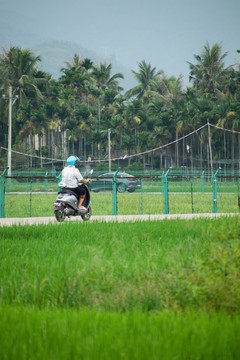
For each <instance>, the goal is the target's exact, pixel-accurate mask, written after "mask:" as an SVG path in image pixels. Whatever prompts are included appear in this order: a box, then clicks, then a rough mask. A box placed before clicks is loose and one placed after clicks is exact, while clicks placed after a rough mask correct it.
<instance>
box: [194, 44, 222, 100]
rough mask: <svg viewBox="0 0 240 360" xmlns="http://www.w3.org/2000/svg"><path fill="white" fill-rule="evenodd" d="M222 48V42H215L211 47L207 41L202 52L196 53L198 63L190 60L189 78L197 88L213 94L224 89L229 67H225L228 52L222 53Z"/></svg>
mask: <svg viewBox="0 0 240 360" xmlns="http://www.w3.org/2000/svg"><path fill="white" fill-rule="evenodd" d="M221 49H222V47H221V45H220V44H214V45H213V46H212V48H210V45H209V43H208V42H207V44H206V45H205V46H204V48H203V50H202V52H201V54H200V55H194V58H195V60H196V61H197V64H196V65H194V64H192V63H190V62H188V64H189V66H190V77H189V80H190V81H193V84H194V86H195V87H196V88H197V89H200V90H202V91H203V92H208V93H211V94H216V93H217V92H218V91H222V90H223V89H224V86H225V82H226V71H227V69H225V68H224V62H223V60H224V58H225V57H226V56H227V52H225V53H224V54H222V53H221Z"/></svg>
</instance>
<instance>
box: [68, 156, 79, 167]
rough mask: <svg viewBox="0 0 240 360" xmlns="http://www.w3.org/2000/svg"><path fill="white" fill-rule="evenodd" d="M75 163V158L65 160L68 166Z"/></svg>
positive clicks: (76, 159)
mask: <svg viewBox="0 0 240 360" xmlns="http://www.w3.org/2000/svg"><path fill="white" fill-rule="evenodd" d="M77 161H78V158H77V157H76V156H69V157H68V158H67V164H68V165H75V164H76V162H77Z"/></svg>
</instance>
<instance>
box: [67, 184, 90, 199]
mask: <svg viewBox="0 0 240 360" xmlns="http://www.w3.org/2000/svg"><path fill="white" fill-rule="evenodd" d="M69 189H70V188H69ZM70 190H72V191H74V192H75V194H76V195H77V196H78V198H80V197H83V198H85V195H86V193H87V191H86V189H85V188H84V187H83V186H78V187H76V188H71V189H70Z"/></svg>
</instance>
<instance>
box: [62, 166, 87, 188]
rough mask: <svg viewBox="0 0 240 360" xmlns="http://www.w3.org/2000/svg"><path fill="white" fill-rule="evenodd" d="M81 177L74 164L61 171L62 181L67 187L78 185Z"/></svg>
mask: <svg viewBox="0 0 240 360" xmlns="http://www.w3.org/2000/svg"><path fill="white" fill-rule="evenodd" d="M82 179H83V177H82V174H81V173H80V171H79V170H78V169H76V168H75V166H67V167H65V168H64V169H63V171H62V182H63V183H64V185H65V186H66V187H68V188H73V189H74V188H76V187H78V183H79V182H80V181H81V180H82Z"/></svg>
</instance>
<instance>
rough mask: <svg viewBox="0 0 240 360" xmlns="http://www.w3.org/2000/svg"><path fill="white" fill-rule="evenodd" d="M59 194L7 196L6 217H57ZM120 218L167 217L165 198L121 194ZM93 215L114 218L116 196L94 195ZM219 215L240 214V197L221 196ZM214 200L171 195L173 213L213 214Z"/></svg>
mask: <svg viewBox="0 0 240 360" xmlns="http://www.w3.org/2000/svg"><path fill="white" fill-rule="evenodd" d="M55 200H56V194H50V193H49V194H47V193H46V194H30V193H29V194H17V195H10V194H6V201H5V217H29V216H53V203H54V201H55ZM117 200H118V214H119V215H126V214H132V215H137V214H163V213H164V197H163V194H162V193H160V192H159V193H140V192H138V193H124V194H117ZM91 201H92V213H93V215H112V214H113V206H112V193H111V192H102V193H91ZM217 209H218V212H222V213H230V212H236V213H237V212H239V207H238V196H237V193H235V194H234V193H232V194H226V193H224V194H223V193H219V194H218V197H217ZM212 211H213V196H212V194H211V193H205V194H201V193H193V196H192V197H191V193H169V213H170V214H187V213H192V212H193V213H211V212H212Z"/></svg>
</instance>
